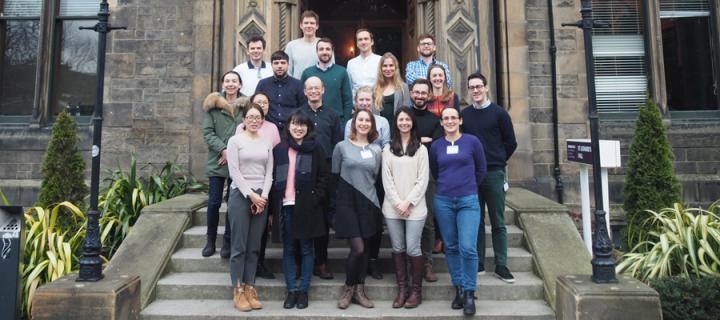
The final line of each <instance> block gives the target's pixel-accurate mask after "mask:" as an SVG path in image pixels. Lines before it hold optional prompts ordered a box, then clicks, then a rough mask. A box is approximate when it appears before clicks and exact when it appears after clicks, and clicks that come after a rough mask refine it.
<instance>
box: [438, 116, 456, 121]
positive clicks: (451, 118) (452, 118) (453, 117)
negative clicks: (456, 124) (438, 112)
mask: <svg viewBox="0 0 720 320" xmlns="http://www.w3.org/2000/svg"><path fill="white" fill-rule="evenodd" d="M457 119H460V117H458V116H444V117H442V120H443V121H450V120H457Z"/></svg>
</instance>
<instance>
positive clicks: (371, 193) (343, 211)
mask: <svg viewBox="0 0 720 320" xmlns="http://www.w3.org/2000/svg"><path fill="white" fill-rule="evenodd" d="M351 128H352V131H351V133H350V139H347V140H343V141H341V142H339V143H338V144H337V145H335V149H334V150H333V156H332V173H333V180H334V182H336V183H335V185H336V187H335V188H333V189H335V190H337V200H336V205H335V235H336V236H337V237H338V238H344V239H348V240H349V243H350V254H349V255H348V258H347V262H346V263H345V272H346V278H345V287H344V288H343V294H342V296H341V297H340V300H339V301H338V308H340V309H346V308H347V307H348V306H349V305H350V302H351V301H352V302H355V303H358V304H360V305H362V306H363V307H366V308H372V307H374V305H373V303H372V302H371V301H370V299H369V298H368V297H367V294H366V293H365V284H364V282H365V275H366V271H367V265H368V254H367V252H368V251H367V250H366V247H367V245H368V239H369V238H370V237H372V236H373V235H375V234H377V233H378V232H379V231H380V228H382V220H381V219H382V218H381V217H380V202H379V201H378V197H377V192H376V189H375V182H376V180H377V179H376V177H377V175H378V173H379V171H380V156H381V152H382V151H381V150H380V147H379V146H378V145H376V144H373V141H375V139H377V138H378V132H377V129H375V118H374V117H373V115H372V113H371V112H370V111H368V110H358V111H357V112H355V114H354V115H353V118H352V124H351Z"/></svg>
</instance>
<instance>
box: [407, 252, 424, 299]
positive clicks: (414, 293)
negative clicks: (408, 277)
mask: <svg viewBox="0 0 720 320" xmlns="http://www.w3.org/2000/svg"><path fill="white" fill-rule="evenodd" d="M410 264H411V265H412V267H411V269H410V270H412V273H411V274H412V287H411V289H410V296H409V297H408V298H407V300H405V308H408V309H409V308H415V307H417V306H419V305H420V304H421V303H422V281H423V264H424V263H423V257H422V256H418V257H410ZM425 270H427V266H425Z"/></svg>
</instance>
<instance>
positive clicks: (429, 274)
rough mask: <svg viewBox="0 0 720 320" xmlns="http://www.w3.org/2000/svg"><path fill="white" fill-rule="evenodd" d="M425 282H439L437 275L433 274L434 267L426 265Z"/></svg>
mask: <svg viewBox="0 0 720 320" xmlns="http://www.w3.org/2000/svg"><path fill="white" fill-rule="evenodd" d="M424 278H425V281H427V282H435V281H438V277H437V275H435V272H433V267H432V265H431V264H426V265H425V276H424Z"/></svg>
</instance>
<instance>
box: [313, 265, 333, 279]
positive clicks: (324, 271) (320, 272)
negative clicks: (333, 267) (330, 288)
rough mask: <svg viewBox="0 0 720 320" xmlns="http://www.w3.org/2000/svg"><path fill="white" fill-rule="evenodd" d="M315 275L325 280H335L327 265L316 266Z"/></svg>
mask: <svg viewBox="0 0 720 320" xmlns="http://www.w3.org/2000/svg"><path fill="white" fill-rule="evenodd" d="M313 275H315V276H318V277H320V279H325V280H330V279H333V278H334V276H333V274H332V273H331V272H330V270H328V268H327V264H324V263H323V264H319V265H317V266H315V271H313Z"/></svg>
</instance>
